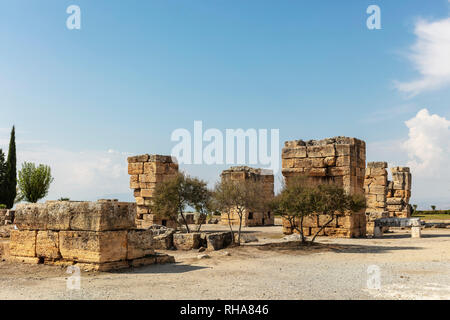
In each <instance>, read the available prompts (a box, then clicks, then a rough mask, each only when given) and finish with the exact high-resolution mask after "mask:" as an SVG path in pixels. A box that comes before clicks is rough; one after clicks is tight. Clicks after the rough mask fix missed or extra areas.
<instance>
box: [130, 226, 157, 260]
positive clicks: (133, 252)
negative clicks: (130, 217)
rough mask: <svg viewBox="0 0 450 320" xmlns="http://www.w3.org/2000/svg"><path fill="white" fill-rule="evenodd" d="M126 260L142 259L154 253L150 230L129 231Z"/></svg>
mask: <svg viewBox="0 0 450 320" xmlns="http://www.w3.org/2000/svg"><path fill="white" fill-rule="evenodd" d="M127 245H128V249H127V259H128V260H132V259H137V258H142V257H145V256H147V255H151V254H153V253H154V250H153V231H152V230H130V231H128V235H127Z"/></svg>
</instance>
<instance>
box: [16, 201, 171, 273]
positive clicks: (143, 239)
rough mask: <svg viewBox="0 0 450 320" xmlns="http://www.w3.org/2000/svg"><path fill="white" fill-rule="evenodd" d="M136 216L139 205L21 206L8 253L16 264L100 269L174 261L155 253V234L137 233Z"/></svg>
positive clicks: (67, 203)
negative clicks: (76, 266) (17, 262)
mask: <svg viewBox="0 0 450 320" xmlns="http://www.w3.org/2000/svg"><path fill="white" fill-rule="evenodd" d="M135 216H136V205H135V204H134V203H127V202H118V201H111V200H99V201H97V202H75V201H47V202H46V203H38V204H19V205H17V210H16V217H15V224H16V226H17V227H18V229H19V230H12V231H11V239H10V245H9V254H10V256H11V259H12V260H13V261H22V262H28V263H44V264H52V265H73V264H77V265H78V266H80V267H81V268H82V269H84V270H99V271H108V270H114V269H120V268H127V267H130V266H137V265H144V264H151V263H157V262H158V259H159V260H160V261H163V260H164V259H166V260H167V261H172V260H173V258H169V257H167V258H163V257H164V255H158V254H155V252H154V249H153V232H152V231H151V230H137V229H135V223H134V219H135ZM158 257H159V258H158Z"/></svg>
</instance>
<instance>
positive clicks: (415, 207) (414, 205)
mask: <svg viewBox="0 0 450 320" xmlns="http://www.w3.org/2000/svg"><path fill="white" fill-rule="evenodd" d="M412 207H413V209H414V212H413V213H415V212H416V211H417V204H413V205H412Z"/></svg>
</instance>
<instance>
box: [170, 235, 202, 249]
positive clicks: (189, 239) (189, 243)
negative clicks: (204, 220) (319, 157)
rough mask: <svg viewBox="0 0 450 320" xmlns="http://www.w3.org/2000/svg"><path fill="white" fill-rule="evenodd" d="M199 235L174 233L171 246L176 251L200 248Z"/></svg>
mask: <svg viewBox="0 0 450 320" xmlns="http://www.w3.org/2000/svg"><path fill="white" fill-rule="evenodd" d="M200 244H201V235H200V233H175V234H174V235H173V245H174V247H175V248H177V250H192V249H198V248H200Z"/></svg>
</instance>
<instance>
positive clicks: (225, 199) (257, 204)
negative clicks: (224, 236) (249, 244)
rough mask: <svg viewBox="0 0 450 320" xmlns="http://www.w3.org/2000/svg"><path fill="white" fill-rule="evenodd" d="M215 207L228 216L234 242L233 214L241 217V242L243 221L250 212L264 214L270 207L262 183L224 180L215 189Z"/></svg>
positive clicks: (239, 233)
mask: <svg viewBox="0 0 450 320" xmlns="http://www.w3.org/2000/svg"><path fill="white" fill-rule="evenodd" d="M213 196H214V207H215V208H216V209H218V210H219V211H222V212H224V211H225V212H226V213H227V215H228V226H229V227H230V230H231V234H232V238H233V242H234V232H233V227H232V224H231V215H232V212H233V211H234V212H236V214H237V215H238V216H239V230H238V241H237V243H238V244H239V243H240V241H241V231H242V220H243V218H244V215H245V214H246V212H248V211H256V212H264V211H266V208H267V207H268V200H269V199H267V198H266V197H265V196H264V188H263V184H262V183H258V182H257V181H254V180H229V179H222V181H221V182H220V183H218V184H217V185H216V187H215V189H214V195H213Z"/></svg>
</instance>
